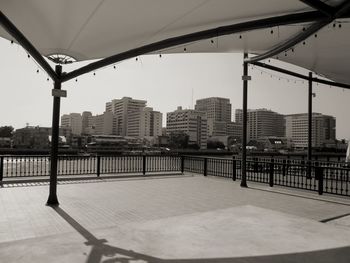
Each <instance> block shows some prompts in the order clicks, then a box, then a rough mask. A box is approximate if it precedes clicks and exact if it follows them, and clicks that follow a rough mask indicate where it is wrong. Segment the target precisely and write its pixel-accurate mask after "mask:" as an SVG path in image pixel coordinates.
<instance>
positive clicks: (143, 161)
mask: <svg viewBox="0 0 350 263" xmlns="http://www.w3.org/2000/svg"><path fill="white" fill-rule="evenodd" d="M142 173H143V175H146V155H143V156H142Z"/></svg>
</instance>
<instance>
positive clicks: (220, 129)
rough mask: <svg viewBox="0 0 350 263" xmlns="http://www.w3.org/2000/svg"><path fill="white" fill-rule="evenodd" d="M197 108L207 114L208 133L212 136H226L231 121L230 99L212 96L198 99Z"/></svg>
mask: <svg viewBox="0 0 350 263" xmlns="http://www.w3.org/2000/svg"><path fill="white" fill-rule="evenodd" d="M195 110H197V111H201V112H205V113H206V114H207V133H208V136H210V137H217V136H226V135H227V123H229V122H231V113H232V106H231V103H230V99H227V98H218V97H211V98H205V99H199V100H197V101H196V105H195Z"/></svg>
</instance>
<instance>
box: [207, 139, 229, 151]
mask: <svg viewBox="0 0 350 263" xmlns="http://www.w3.org/2000/svg"><path fill="white" fill-rule="evenodd" d="M207 148H208V149H218V148H220V149H225V145H224V144H223V143H222V142H220V141H218V140H209V141H208V142H207Z"/></svg>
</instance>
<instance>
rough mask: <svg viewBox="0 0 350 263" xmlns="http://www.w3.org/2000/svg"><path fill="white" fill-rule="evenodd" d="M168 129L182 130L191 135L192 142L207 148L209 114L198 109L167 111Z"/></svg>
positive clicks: (168, 131) (180, 108) (170, 131)
mask: <svg viewBox="0 0 350 263" xmlns="http://www.w3.org/2000/svg"><path fill="white" fill-rule="evenodd" d="M166 123H167V124H166V126H167V127H166V131H167V134H168V135H170V134H171V133H173V132H179V131H182V132H184V133H186V134H187V135H188V136H189V142H190V143H196V144H198V146H199V147H200V148H201V149H206V148H207V116H206V113H205V112H200V111H197V110H183V109H182V107H178V108H177V110H175V111H173V112H168V113H167V121H166Z"/></svg>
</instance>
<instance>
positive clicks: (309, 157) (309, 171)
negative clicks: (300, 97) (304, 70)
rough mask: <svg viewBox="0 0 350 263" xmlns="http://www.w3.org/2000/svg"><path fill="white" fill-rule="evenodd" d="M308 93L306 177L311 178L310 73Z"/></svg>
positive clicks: (310, 76)
mask: <svg viewBox="0 0 350 263" xmlns="http://www.w3.org/2000/svg"><path fill="white" fill-rule="evenodd" d="M308 83H309V90H308V91H309V92H308V145H307V163H308V172H307V177H308V178H309V179H310V178H311V161H312V96H313V94H312V72H309V82H308Z"/></svg>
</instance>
